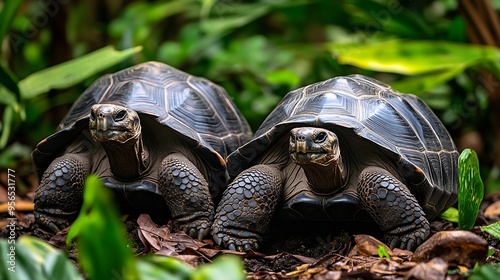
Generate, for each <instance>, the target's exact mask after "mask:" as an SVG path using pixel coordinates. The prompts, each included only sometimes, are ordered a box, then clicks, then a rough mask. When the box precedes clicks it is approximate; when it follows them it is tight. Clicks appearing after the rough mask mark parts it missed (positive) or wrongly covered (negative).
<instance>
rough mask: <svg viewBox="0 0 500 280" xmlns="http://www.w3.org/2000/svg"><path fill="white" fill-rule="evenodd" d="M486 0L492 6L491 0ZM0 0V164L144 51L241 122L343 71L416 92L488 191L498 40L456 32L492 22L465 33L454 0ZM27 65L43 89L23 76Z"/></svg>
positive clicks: (494, 161) (255, 120)
mask: <svg viewBox="0 0 500 280" xmlns="http://www.w3.org/2000/svg"><path fill="white" fill-rule="evenodd" d="M490 2H491V4H492V7H493V9H495V11H496V12H497V13H498V9H499V7H500V0H493V1H490ZM0 3H3V4H0V9H1V15H0V38H3V44H2V47H1V50H0V52H1V57H0V84H1V85H0V92H1V94H0V106H3V107H1V108H0V113H1V114H2V116H3V118H2V120H1V123H0V128H1V130H2V138H1V139H0V145H3V146H2V148H1V149H2V151H0V164H2V165H3V166H5V165H8V166H10V167H13V166H12V164H13V163H15V162H22V161H23V160H24V161H29V152H27V151H29V150H32V149H33V148H34V146H35V145H36V143H38V142H39V141H40V140H42V139H43V138H45V137H47V136H48V135H50V134H51V133H53V131H54V130H55V128H56V126H57V124H58V123H59V122H60V120H61V119H62V117H63V116H64V114H65V113H66V112H67V110H68V109H69V107H70V106H71V104H72V102H73V101H74V100H75V99H76V98H77V97H78V95H79V94H80V93H81V92H83V90H84V89H85V88H86V87H88V86H89V85H90V84H91V83H92V82H93V81H94V80H95V79H96V78H97V77H98V76H100V75H102V74H104V73H110V72H114V71H117V70H120V69H123V68H125V67H128V66H131V65H133V64H137V63H141V62H144V61H150V60H156V61H161V62H164V63H167V64H170V65H172V66H174V67H177V68H179V69H181V70H184V71H186V72H188V73H190V74H193V75H197V76H203V77H206V78H208V79H210V80H212V81H214V82H216V83H218V84H220V85H222V86H223V87H224V88H225V89H226V90H227V91H228V92H229V94H230V95H231V96H232V97H233V99H234V101H235V103H236V104H237V106H238V107H239V108H240V109H241V111H242V112H243V114H244V115H245V117H246V118H247V120H248V121H249V122H250V124H251V126H252V127H253V128H254V129H256V128H257V127H258V126H259V125H260V123H261V122H262V121H263V119H264V118H265V117H266V115H267V114H268V113H269V112H270V110H272V108H273V107H274V106H275V105H276V104H277V102H279V100H280V99H281V97H282V96H283V95H284V94H286V93H287V92H288V91H290V90H292V89H295V88H298V87H301V86H304V85H307V84H310V83H314V82H318V81H321V80H325V79H328V78H331V77H334V76H338V75H346V74H352V73H359V74H364V75H368V76H371V77H374V78H377V79H379V80H381V81H383V82H386V83H389V84H390V85H392V86H393V87H395V88H396V89H398V90H400V91H402V92H410V93H414V94H416V95H418V96H420V97H421V98H422V99H423V100H424V101H426V102H427V103H428V104H429V105H430V106H431V107H432V109H433V110H434V111H435V112H436V114H437V115H438V116H439V117H440V118H441V120H442V121H443V123H444V124H445V125H446V126H447V128H448V130H449V131H450V133H451V135H452V136H453V137H454V139H455V141H456V143H457V145H458V147H459V149H460V151H461V150H463V149H464V148H473V149H474V150H476V151H477V153H478V157H479V159H480V163H481V171H482V174H481V175H482V176H483V178H484V181H485V185H486V188H487V190H488V191H493V190H495V189H500V180H499V179H498V178H499V177H500V169H499V167H498V166H499V163H500V156H499V151H500V141H498V139H500V138H498V134H499V132H498V131H500V128H499V127H498V126H499V125H498V122H497V121H495V120H494V118H495V116H497V113H496V112H497V111H498V112H500V108H498V106H497V103H498V102H497V103H494V102H493V101H494V100H497V99H499V97H498V96H497V95H498V92H499V88H500V87H499V82H498V80H496V79H498V78H499V75H500V70H499V69H500V66H499V63H500V62H499V61H500V59H499V57H500V55H499V49H498V48H495V47H494V46H489V47H488V46H480V45H473V44H472V43H470V42H469V40H470V38H472V37H474V36H476V35H478V34H479V35H482V34H488V32H493V31H492V30H495V28H497V27H496V26H495V25H494V24H487V23H486V24H485V23H483V26H486V27H485V28H489V29H484V30H481V32H479V31H477V30H474V29H470V28H469V26H470V23H469V19H470V18H471V17H470V16H469V15H467V13H470V12H471V11H470V9H464V8H463V7H462V8H461V3H460V2H459V1H458V0H423V1H410V0H400V1H394V0H342V1H340V0H339V1H331V0H289V1H287V0H252V1H250V0H172V1H166V0H163V1H152V0H151V1H145V0H126V1H125V0H107V1H98V0H88V1H83V0H73V1H68V0H58V1H41V0H26V1H19V0H13V1H10V0H9V1H3V2H0ZM495 11H494V12H495ZM494 12H493V13H494ZM311 15H314V16H311ZM473 19H474V20H484V21H485V22H486V19H487V15H486V14H485V15H484V16H479V17H477V16H476V17H473ZM478 25H480V24H478ZM3 35H5V36H3ZM476 37H477V36H476ZM492 37H493V38H497V37H499V36H492ZM109 46H112V47H113V48H114V49H117V50H120V51H124V53H123V54H124V56H123V57H121V59H117V60H115V61H113V63H109V64H106V65H104V64H103V65H100V63H101V62H102V59H99V58H93V59H92V60H93V63H92V64H91V65H88V64H87V65H84V64H79V63H77V62H78V61H76V62H75V63H76V64H70V65H72V66H70V67H69V68H70V69H71V73H73V74H71V77H73V78H74V80H72V81H69V80H68V81H67V83H65V84H59V85H60V86H57V87H56V86H47V85H52V84H54V83H56V82H55V81H53V79H57V78H55V77H50V76H45V74H43V73H45V72H43V71H47V69H51V68H50V67H54V66H55V65H59V64H61V63H66V62H68V61H72V60H73V59H79V58H82V57H83V56H84V55H86V54H89V53H92V52H93V51H96V50H101V51H103V50H106V48H111V47H109ZM139 47H141V48H142V50H141V51H140V52H136V51H137V50H138V49H137V48H139ZM103 48H104V49H103ZM125 53H126V54H128V55H125ZM76 65H80V66H81V68H78V66H76ZM66 69H68V68H66ZM84 70H85V71H84ZM40 71H42V72H40ZM65 71H68V70H64V72H65ZM485 71H488V72H485ZM68 73H69V72H68ZM37 74H38V75H42V74H43V77H45V78H42V80H38V81H39V82H42V84H44V86H42V85H40V84H39V85H38V86H34V87H28V86H26V83H27V82H26V81H29V80H30V79H31V78H32V77H33V76H32V75H37ZM61 77H63V76H59V78H61ZM492 92H496V95H493V94H492ZM23 147H24V148H23Z"/></svg>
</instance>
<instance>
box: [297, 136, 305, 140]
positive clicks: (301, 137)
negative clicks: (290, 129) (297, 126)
mask: <svg viewBox="0 0 500 280" xmlns="http://www.w3.org/2000/svg"><path fill="white" fill-rule="evenodd" d="M297 140H298V141H306V137H305V136H304V135H297Z"/></svg>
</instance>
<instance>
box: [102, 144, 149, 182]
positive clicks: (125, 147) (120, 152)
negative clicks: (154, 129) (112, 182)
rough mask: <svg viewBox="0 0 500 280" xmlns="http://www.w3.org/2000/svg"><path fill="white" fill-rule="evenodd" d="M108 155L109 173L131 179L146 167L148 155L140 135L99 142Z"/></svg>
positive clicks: (119, 177) (118, 177)
mask: <svg viewBox="0 0 500 280" xmlns="http://www.w3.org/2000/svg"><path fill="white" fill-rule="evenodd" d="M101 144H102V146H103V148H104V150H105V151H106V154H107V156H108V160H109V165H110V168H111V173H113V175H114V176H115V177H116V178H117V179H124V180H127V179H131V178H137V177H138V176H140V175H142V174H143V173H144V172H145V171H146V170H147V168H148V165H149V157H148V153H147V151H146V149H145V148H144V144H143V141H142V136H141V135H140V134H139V135H138V136H137V137H136V138H131V139H129V140H127V141H126V142H115V141H106V142H101Z"/></svg>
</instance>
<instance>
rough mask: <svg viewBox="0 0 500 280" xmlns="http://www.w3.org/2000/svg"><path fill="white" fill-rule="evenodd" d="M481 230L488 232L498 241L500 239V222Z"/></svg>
mask: <svg viewBox="0 0 500 280" xmlns="http://www.w3.org/2000/svg"><path fill="white" fill-rule="evenodd" d="M480 228H481V230H482V231H486V232H487V233H489V234H490V235H491V236H493V237H495V238H496V239H500V222H496V223H493V224H491V225H487V226H482V227H480Z"/></svg>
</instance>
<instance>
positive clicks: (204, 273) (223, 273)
mask: <svg viewBox="0 0 500 280" xmlns="http://www.w3.org/2000/svg"><path fill="white" fill-rule="evenodd" d="M243 269H244V268H243V263H242V262H241V260H240V259H239V258H238V257H236V256H234V255H226V256H221V257H218V258H216V259H215V260H214V261H213V263H211V264H203V265H200V267H199V268H198V269H197V270H195V271H194V272H193V274H192V275H191V278H190V279H192V280H238V279H241V280H243V279H245V274H244V272H243Z"/></svg>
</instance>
